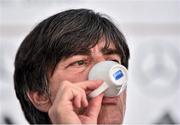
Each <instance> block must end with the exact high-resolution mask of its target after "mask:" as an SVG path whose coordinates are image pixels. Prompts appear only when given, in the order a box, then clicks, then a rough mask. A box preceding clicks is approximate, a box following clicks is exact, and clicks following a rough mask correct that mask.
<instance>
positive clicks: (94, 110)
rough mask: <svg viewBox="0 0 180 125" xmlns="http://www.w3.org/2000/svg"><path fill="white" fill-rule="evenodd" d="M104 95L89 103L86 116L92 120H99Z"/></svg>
mask: <svg viewBox="0 0 180 125" xmlns="http://www.w3.org/2000/svg"><path fill="white" fill-rule="evenodd" d="M103 96H104V94H100V95H99V96H96V97H94V98H92V99H91V100H90V101H89V104H88V107H87V110H86V112H85V114H86V115H87V116H88V117H90V118H95V119H97V118H98V115H99V112H100V109H101V104H102V99H103Z"/></svg>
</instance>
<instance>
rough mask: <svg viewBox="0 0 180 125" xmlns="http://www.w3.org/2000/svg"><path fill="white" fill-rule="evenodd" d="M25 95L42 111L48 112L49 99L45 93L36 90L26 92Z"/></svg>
mask: <svg viewBox="0 0 180 125" xmlns="http://www.w3.org/2000/svg"><path fill="white" fill-rule="evenodd" d="M27 96H28V98H29V100H30V101H31V102H32V104H33V105H34V106H35V107H36V108H37V109H38V110H40V111H42V112H48V111H49V108H50V106H51V100H50V99H49V98H48V96H47V95H46V94H41V93H39V92H37V91H30V92H27Z"/></svg>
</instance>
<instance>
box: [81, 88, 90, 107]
mask: <svg viewBox="0 0 180 125" xmlns="http://www.w3.org/2000/svg"><path fill="white" fill-rule="evenodd" d="M81 101H82V106H83V107H87V106H88V100H87V97H86V92H85V91H84V90H83V93H82V99H81Z"/></svg>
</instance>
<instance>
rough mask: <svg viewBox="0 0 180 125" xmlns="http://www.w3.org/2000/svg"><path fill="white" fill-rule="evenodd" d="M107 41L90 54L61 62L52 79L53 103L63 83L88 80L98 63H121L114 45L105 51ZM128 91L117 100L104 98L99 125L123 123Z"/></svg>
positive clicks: (75, 56) (93, 49) (100, 42)
mask: <svg viewBox="0 0 180 125" xmlns="http://www.w3.org/2000/svg"><path fill="white" fill-rule="evenodd" d="M104 45H105V40H104V39H101V40H100V41H99V42H98V44H97V45H96V46H94V47H93V48H91V49H90V51H89V52H88V54H85V55H84V54H83V55H74V56H72V57H69V58H67V59H64V60H61V61H60V62H59V63H58V65H57V67H56V69H55V71H54V73H53V75H52V77H51V78H50V90H51V101H52V102H53V101H54V99H55V97H56V93H57V90H58V86H59V84H60V82H61V81H64V80H68V81H70V82H72V83H74V84H76V83H77V82H81V81H86V80H88V74H89V71H90V69H91V68H92V67H93V65H95V64H96V63H98V62H101V61H106V60H112V61H116V62H119V63H121V58H120V56H119V55H118V54H117V53H116V52H117V51H116V49H115V47H114V45H113V44H112V43H111V44H110V46H109V48H107V49H104ZM125 103H126V91H124V92H123V93H121V94H120V96H118V97H116V98H113V99H112V98H105V97H104V98H103V101H102V107H101V111H100V113H99V117H98V123H122V120H123V117H124V111H125Z"/></svg>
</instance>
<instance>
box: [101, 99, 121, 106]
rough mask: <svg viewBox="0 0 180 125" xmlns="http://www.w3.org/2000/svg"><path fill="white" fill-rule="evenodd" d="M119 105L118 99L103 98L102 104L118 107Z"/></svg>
mask: <svg viewBox="0 0 180 125" xmlns="http://www.w3.org/2000/svg"><path fill="white" fill-rule="evenodd" d="M117 103H118V97H103V100H102V104H111V105H116V104H117Z"/></svg>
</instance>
